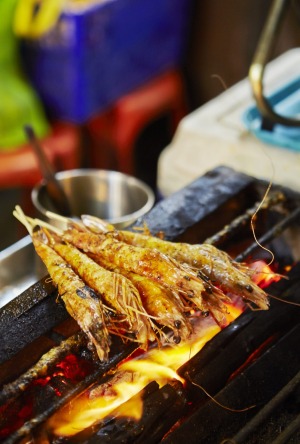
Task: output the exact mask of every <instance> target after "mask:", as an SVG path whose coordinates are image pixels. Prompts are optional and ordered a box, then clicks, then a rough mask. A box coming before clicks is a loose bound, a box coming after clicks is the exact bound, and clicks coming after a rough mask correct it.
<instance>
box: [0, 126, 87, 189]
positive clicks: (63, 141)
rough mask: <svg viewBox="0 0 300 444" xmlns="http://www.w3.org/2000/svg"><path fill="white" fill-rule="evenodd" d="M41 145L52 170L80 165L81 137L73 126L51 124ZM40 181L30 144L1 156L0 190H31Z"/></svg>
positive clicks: (37, 166) (0, 154) (38, 170)
mask: <svg viewBox="0 0 300 444" xmlns="http://www.w3.org/2000/svg"><path fill="white" fill-rule="evenodd" d="M40 142H41V145H42V147H43V148H44V150H45V153H46V156H47V157H48V159H49V160H50V162H51V163H52V165H53V167H54V169H55V170H57V171H59V170H68V169H73V168H78V167H79V166H80V161H81V159H80V135H79V130H78V129H77V128H76V127H75V126H73V125H69V124H64V123H57V124H54V125H53V127H52V131H51V134H49V135H48V136H47V137H45V138H44V139H43V140H41V141H40ZM41 178H42V177H41V173H40V169H39V165H38V162H37V160H36V157H35V155H34V152H33V149H32V148H31V147H30V146H29V145H24V146H22V147H20V148H18V149H16V150H15V151H11V152H2V153H0V188H14V187H16V188H17V187H21V188H32V187H33V186H34V185H35V184H36V183H37V182H39V181H40V180H41Z"/></svg>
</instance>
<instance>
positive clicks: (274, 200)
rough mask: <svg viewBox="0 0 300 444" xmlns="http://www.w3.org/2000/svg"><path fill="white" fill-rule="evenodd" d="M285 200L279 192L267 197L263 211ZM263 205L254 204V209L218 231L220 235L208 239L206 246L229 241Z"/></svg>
mask: <svg viewBox="0 0 300 444" xmlns="http://www.w3.org/2000/svg"><path fill="white" fill-rule="evenodd" d="M284 200H285V196H284V194H283V193H281V192H278V193H275V194H273V195H271V196H267V197H266V199H265V201H264V203H263V205H262V207H261V209H264V210H265V209H268V208H270V207H272V206H274V205H276V204H278V203H280V202H283V201H284ZM260 205H261V202H257V203H255V204H254V206H253V207H252V208H249V209H248V210H247V211H246V212H245V213H244V214H242V215H240V216H238V217H236V218H235V219H234V220H233V221H231V222H230V223H229V224H228V225H226V226H225V227H224V228H223V229H222V230H220V231H218V233H216V234H214V235H213V236H211V237H209V238H207V239H206V240H205V241H204V243H205V244H211V245H217V244H220V243H221V242H222V241H224V240H227V239H229V237H230V235H232V234H234V233H235V232H236V230H238V229H239V228H241V227H242V226H244V225H246V224H247V223H248V222H249V221H250V220H251V218H252V217H253V215H254V214H255V212H256V211H257V210H258V208H259V206H260Z"/></svg>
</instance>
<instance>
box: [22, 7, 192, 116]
mask: <svg viewBox="0 0 300 444" xmlns="http://www.w3.org/2000/svg"><path fill="white" fill-rule="evenodd" d="M189 7H190V1H189V0H108V1H106V2H104V3H102V4H99V5H97V6H94V7H90V8H89V9H86V10H84V11H78V12H64V13H62V15H61V17H60V20H59V22H58V23H57V25H56V27H55V28H54V29H53V30H51V32H49V33H48V34H47V35H46V36H43V37H42V38H40V39H39V40H26V41H24V42H23V45H22V47H23V55H24V61H25V67H26V69H27V72H28V75H29V77H30V79H31V81H32V83H33V85H34V86H35V88H36V90H37V91H38V93H39V95H40V97H41V98H42V100H43V102H44V105H45V107H46V110H47V111H48V112H49V114H50V116H52V117H54V118H57V119H63V120H69V121H73V122H75V123H84V122H85V121H86V120H88V119H89V118H90V117H91V116H92V115H94V114H96V113H99V112H101V111H102V110H104V109H105V108H107V107H108V106H109V105H111V104H112V103H113V102H115V101H116V100H117V99H118V98H119V97H121V96H122V95H124V94H126V93H128V92H130V91H132V90H133V89H135V88H136V87H138V86H140V85H142V84H144V83H145V82H147V81H148V80H150V79H152V78H153V77H155V76H157V75H159V74H160V73H162V72H164V71H165V70H167V69H169V68H173V67H176V66H178V64H179V63H180V61H181V58H182V53H183V49H184V45H185V41H186V31H187V25H188V19H189Z"/></svg>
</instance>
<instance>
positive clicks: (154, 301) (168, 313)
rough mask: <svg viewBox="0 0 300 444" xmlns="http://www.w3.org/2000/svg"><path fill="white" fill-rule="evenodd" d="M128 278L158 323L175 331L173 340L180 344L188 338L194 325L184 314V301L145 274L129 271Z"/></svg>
mask: <svg viewBox="0 0 300 444" xmlns="http://www.w3.org/2000/svg"><path fill="white" fill-rule="evenodd" d="M127 276H128V278H129V279H130V280H131V281H132V282H133V284H134V285H135V286H136V287H137V289H138V290H139V293H140V295H141V299H142V302H143V305H144V307H145V309H146V311H147V312H148V314H149V315H151V316H152V317H153V318H154V319H155V320H156V321H157V323H158V324H160V325H161V326H167V327H169V328H170V329H171V330H172V331H173V334H174V335H173V341H174V342H175V343H176V344H178V343H179V342H180V341H181V340H182V339H183V340H186V339H187V338H188V337H189V336H190V334H191V332H192V326H191V324H190V322H189V320H188V319H187V318H186V317H185V316H184V314H183V313H184V306H183V304H182V302H181V301H180V300H179V301H178V300H176V299H175V298H174V296H173V295H172V294H171V293H170V292H169V291H168V290H167V289H164V288H162V287H160V286H159V285H157V284H156V283H155V282H153V281H151V280H150V279H148V278H146V277H145V276H140V275H138V274H136V273H129V274H128V275H127Z"/></svg>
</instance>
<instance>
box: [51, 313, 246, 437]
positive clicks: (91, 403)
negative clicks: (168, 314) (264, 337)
mask: <svg viewBox="0 0 300 444" xmlns="http://www.w3.org/2000/svg"><path fill="white" fill-rule="evenodd" d="M240 312H241V311H239V313H240ZM198 324H199V325H196V326H195V332H194V334H193V336H192V338H191V339H190V340H189V341H187V342H183V343H182V344H178V345H176V346H174V347H171V346H166V347H163V348H161V349H153V350H150V351H148V352H147V353H145V354H144V355H142V356H141V357H138V358H136V359H132V360H129V361H125V362H123V363H122V364H121V365H120V366H119V367H118V369H117V371H116V373H115V374H114V376H113V377H112V379H111V380H109V381H108V382H107V383H104V384H101V385H99V386H97V387H94V388H92V389H91V390H90V391H89V392H86V393H84V394H83V395H81V396H80V397H78V398H76V399H74V400H72V402H71V403H70V405H68V406H67V407H65V408H63V409H62V410H60V411H59V412H57V413H56V414H55V415H54V416H53V417H52V418H51V419H50V421H49V423H48V426H49V428H50V429H51V430H52V433H53V434H54V435H56V436H72V435H75V434H76V433H79V432H80V431H82V430H84V429H86V428H87V427H90V426H91V425H93V424H95V423H98V422H100V421H101V420H102V419H103V418H105V417H107V416H108V415H110V414H113V416H114V417H117V416H126V417H130V418H133V419H136V420H138V419H140V418H141V416H142V413H143V404H142V400H141V397H140V396H139V395H140V392H141V390H142V389H143V388H144V387H146V385H147V384H149V383H150V382H152V381H156V382H157V383H158V384H159V386H160V387H162V386H163V385H165V384H166V383H168V381H170V380H172V379H176V380H178V381H180V382H181V383H184V380H183V379H182V378H181V377H180V376H179V375H178V374H177V373H176V370H177V369H178V368H179V367H181V365H183V364H184V363H185V362H187V361H188V360H189V359H191V358H192V357H193V356H194V355H195V354H196V353H198V352H199V351H200V350H201V349H202V348H203V346H204V345H205V344H206V342H208V341H209V340H210V339H212V338H213V337H214V336H215V335H216V334H217V333H218V332H219V331H220V327H219V326H217V325H216V324H215V322H214V321H213V320H212V319H210V318H207V319H202V320H201V322H198ZM133 397H134V399H133Z"/></svg>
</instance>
